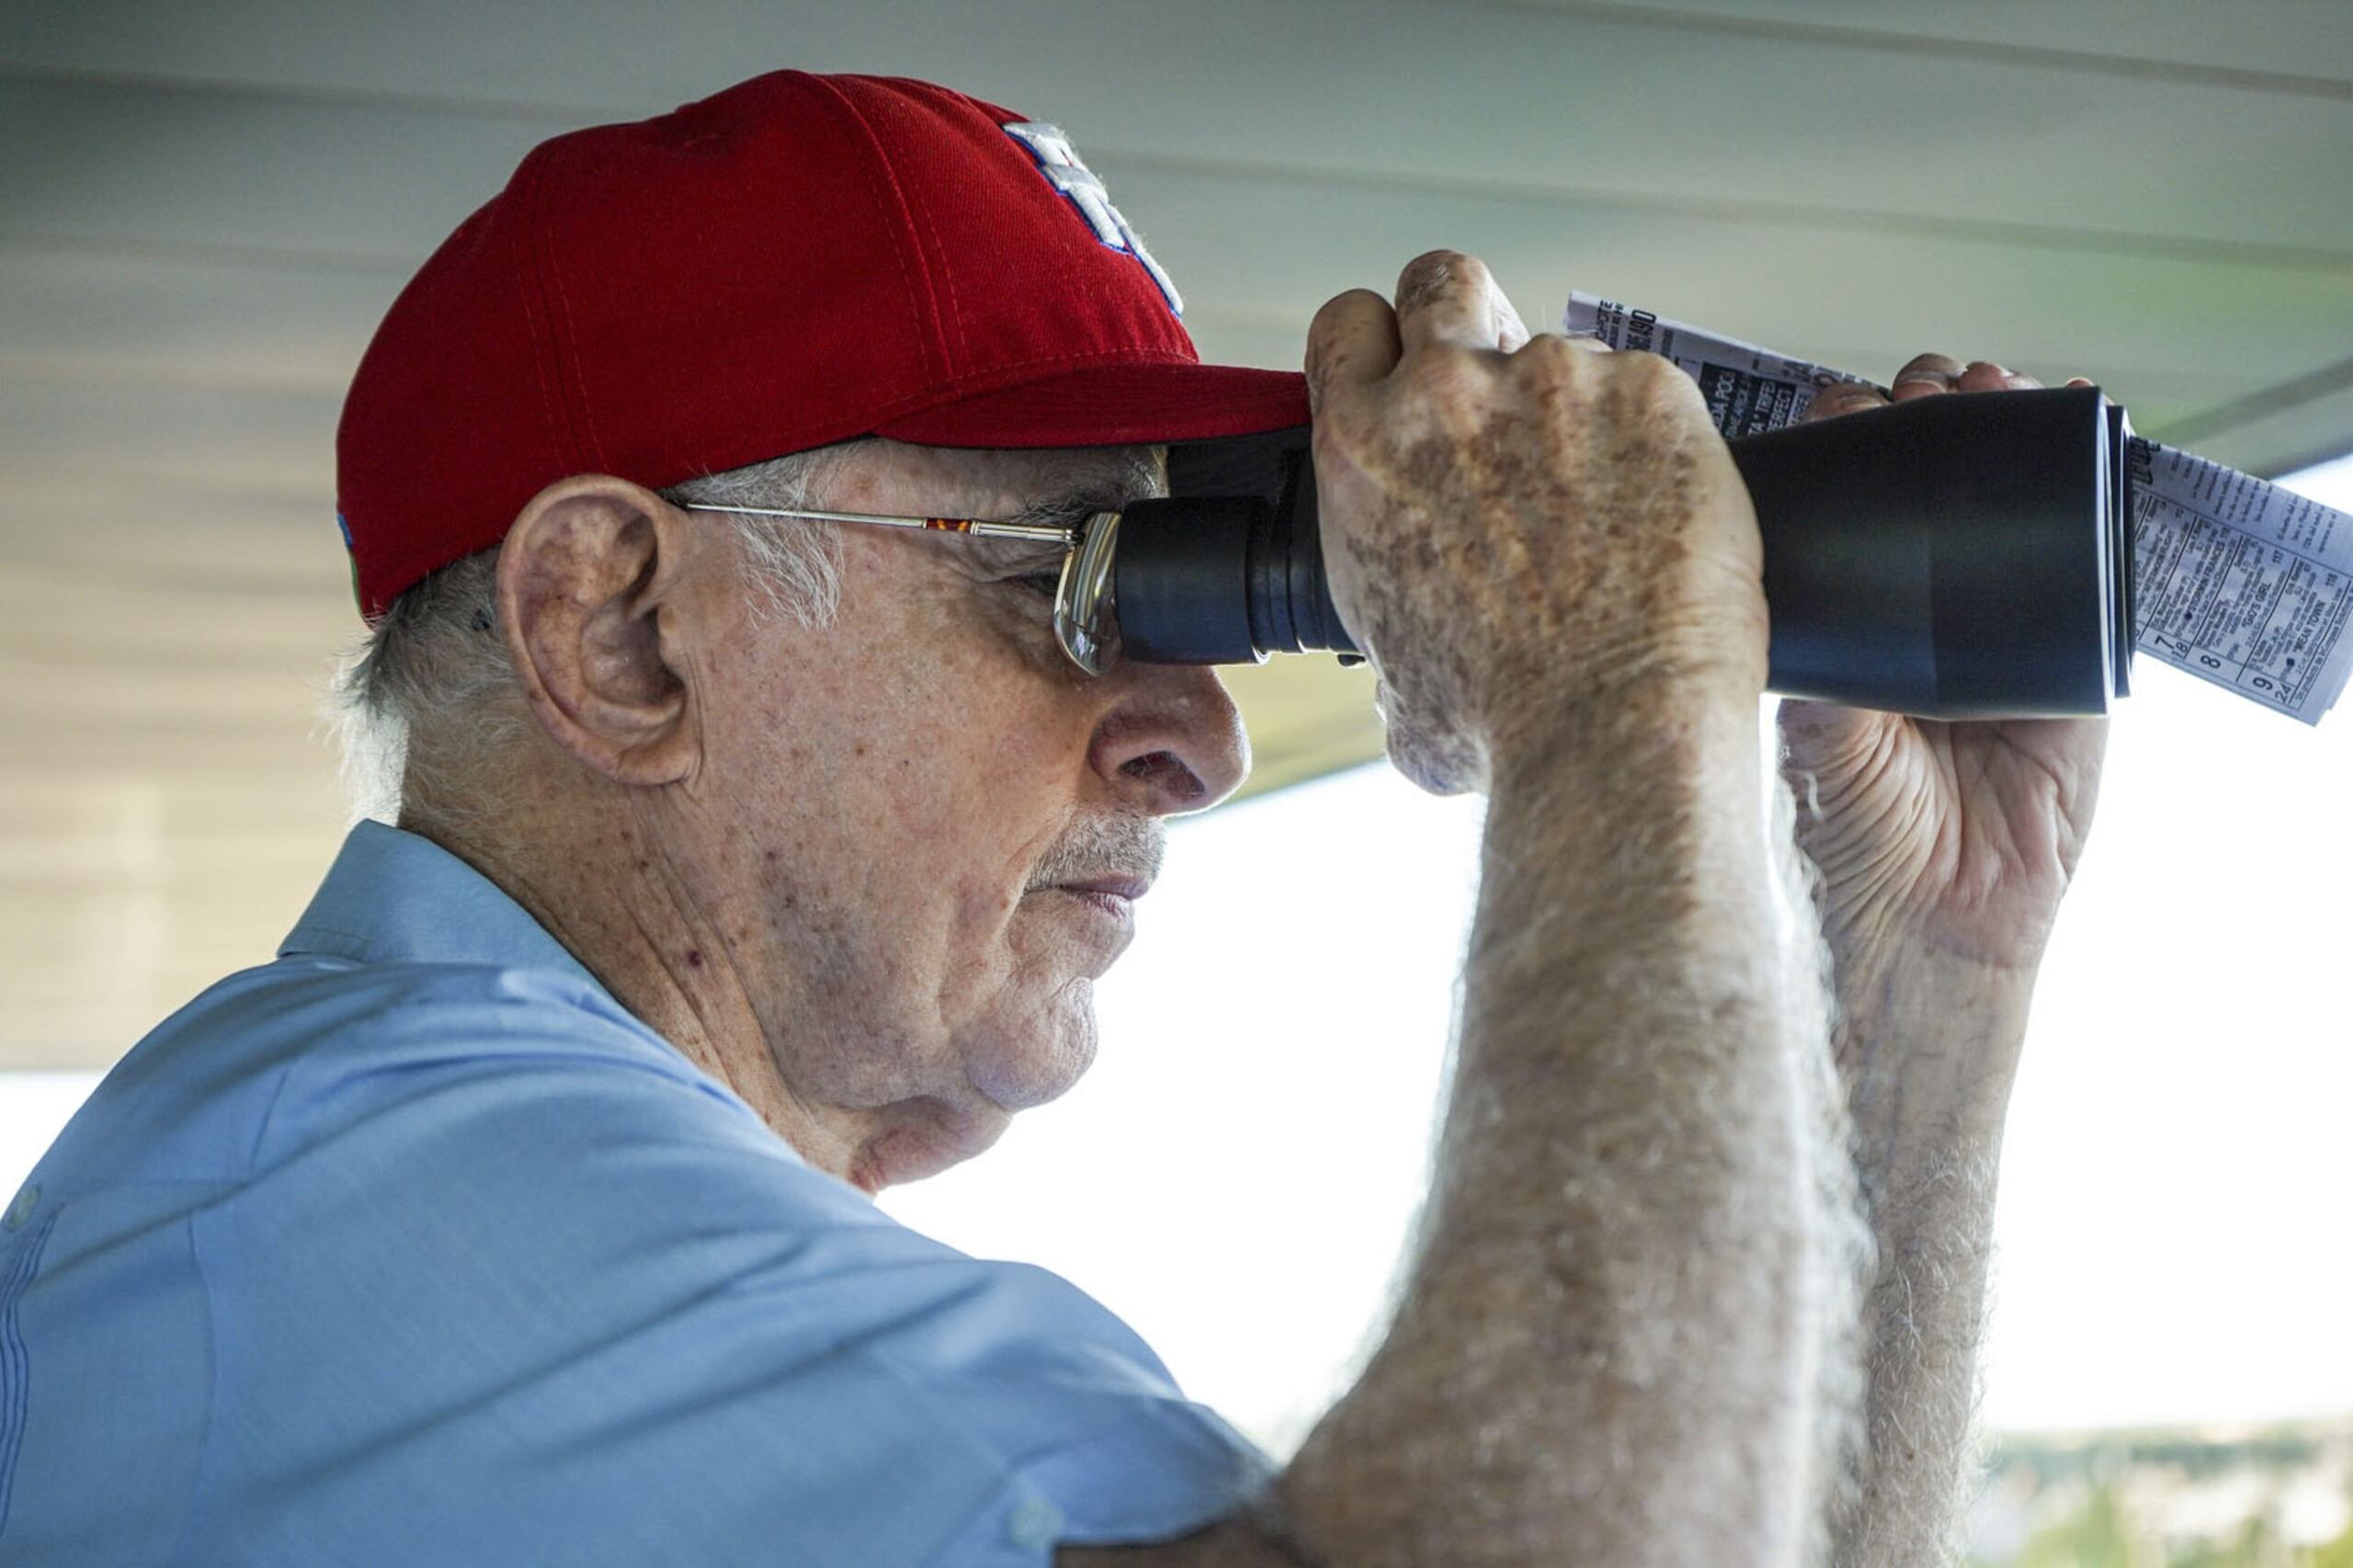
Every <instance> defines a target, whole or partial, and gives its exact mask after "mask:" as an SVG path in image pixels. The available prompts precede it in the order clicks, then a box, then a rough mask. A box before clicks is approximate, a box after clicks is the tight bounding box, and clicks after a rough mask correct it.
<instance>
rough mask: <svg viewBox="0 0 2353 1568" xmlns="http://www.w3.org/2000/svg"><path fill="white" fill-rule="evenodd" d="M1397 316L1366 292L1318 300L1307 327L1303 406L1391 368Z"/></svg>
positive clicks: (1317, 405)
mask: <svg viewBox="0 0 2353 1568" xmlns="http://www.w3.org/2000/svg"><path fill="white" fill-rule="evenodd" d="M1401 352H1402V350H1401V348H1400V347H1399V344H1398V340H1397V313H1396V312H1394V311H1392V310H1391V309H1390V308H1389V301H1386V300H1384V299H1382V298H1381V296H1380V295H1378V294H1376V293H1374V292H1373V291H1372V290H1370V289H1351V290H1348V291H1347V293H1345V294H1339V295H1336V296H1334V297H1333V298H1332V299H1330V300H1327V301H1324V308H1323V309H1322V310H1320V311H1318V312H1315V319H1314V320H1313V322H1311V323H1309V324H1308V328H1307V365H1306V369H1307V402H1308V407H1309V408H1310V409H1311V410H1312V411H1313V412H1315V413H1319V414H1320V413H1322V412H1323V410H1324V403H1326V402H1327V401H1330V400H1332V399H1334V398H1336V397H1345V396H1347V395H1348V394H1350V393H1352V392H1358V391H1361V390H1362V389H1363V388H1366V387H1369V386H1370V385H1371V384H1372V383H1373V382H1375V381H1380V380H1381V378H1382V377H1384V376H1386V375H1388V374H1389V372H1390V371H1391V370H1392V369H1396V366H1397V358H1398V356H1399V354H1400V353H1401Z"/></svg>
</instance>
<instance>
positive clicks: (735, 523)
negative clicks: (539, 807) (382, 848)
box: [329, 442, 857, 826]
mask: <svg viewBox="0 0 2353 1568" xmlns="http://www.w3.org/2000/svg"><path fill="white" fill-rule="evenodd" d="M855 445H857V443H855V442H845V443H842V444H841V445H839V446H832V447H821V448H819V449H816V450H815V451H809V452H795V453H793V454H791V455H790V456H789V457H781V458H775V459H771V460H768V461H767V462H761V463H754V464H752V465H751V466H750V467H747V468H738V469H731V470H729V471H727V472H724V473H714V474H708V475H705V476H703V477H701V478H699V479H690V480H688V481H686V482H685V483H680V484H674V485H672V486H670V487H669V488H668V489H666V490H664V491H663V492H661V494H662V497H663V499H665V500H666V501H669V502H671V503H673V504H674V505H676V504H683V503H686V502H690V501H697V502H710V503H717V504H720V505H723V506H768V507H774V508H777V509H779V510H782V511H790V510H794V509H796V508H800V507H805V506H809V505H810V504H811V496H812V494H813V492H814V491H815V489H816V488H817V485H818V483H819V482H820V481H821V480H822V479H823V478H824V474H825V472H826V471H827V470H829V469H830V468H832V467H833V466H834V464H835V462H836V461H838V460H839V459H840V457H841V455H842V453H843V452H844V450H845V449H847V448H848V447H851V446H855ZM710 521H711V522H712V523H713V524H714V526H718V527H723V528H728V530H729V531H730V532H731V533H732V534H733V537H734V539H735V541H736V544H737V546H738V547H739V549H740V550H741V551H742V552H743V559H744V563H745V567H746V568H747V570H748V572H749V574H750V576H751V579H752V581H753V583H754V584H755V585H756V587H757V589H758V591H759V594H760V596H761V599H762V601H763V602H762V604H761V605H760V606H759V610H760V613H762V614H763V615H766V616H768V617H771V618H773V619H777V620H789V621H793V622H797V623H799V624H800V625H802V626H812V627H819V626H824V625H828V624H830V623H831V621H832V620H833V618H834V614H835V609H836V608H838V606H839V603H840V597H841V541H840V538H839V535H838V534H837V533H836V532H835V530H834V529H832V528H826V527H825V526H824V525H823V524H818V523H809V522H802V521H799V520H796V519H793V518H790V517H742V516H734V515H719V514H711V515H710ZM329 715H330V718H331V720H332V722H333V723H334V725H335V730H336V732H337V733H338V735H339V737H340V739H341V741H342V743H343V777H344V785H345V789H346V791H347V795H348V797H349V799H350V803H351V810H352V816H353V818H354V820H357V819H358V818H361V817H374V818H376V819H378V820H379V821H382V822H401V821H404V820H405V821H408V822H410V823H412V824H414V823H415V822H417V821H418V820H419V819H421V818H429V819H431V820H433V821H436V822H438V823H441V824H445V825H449V826H458V825H461V823H460V819H472V818H473V817H474V816H475V814H476V813H475V812H472V811H470V810H469V809H467V808H466V807H465V806H463V805H462V804H460V802H462V801H467V800H469V799H473V800H479V799H481V798H482V786H483V785H484V784H486V783H494V782H495V780H494V778H487V777H485V774H486V773H488V772H491V771H494V770H496V769H497V768H498V767H499V766H500V763H501V761H502V759H504V758H506V757H507V756H509V755H510V754H511V744H512V743H513V741H514V740H515V739H516V737H517V735H518V734H519V733H521V731H522V728H523V726H524V725H525V724H526V723H528V722H529V718H528V714H527V712H526V710H525V707H524V703H523V699H522V691H521V688H520V687H518V686H517V683H516V680H515V672H514V670H513V668H512V667H511V666H510V665H508V664H507V659H506V643H505V642H503V641H502V640H501V639H500V637H499V634H498V551H497V550H496V549H491V550H485V551H478V552H477V553H475V554H472V555H469V556H465V557H463V558H461V559H460V560H457V561H454V562H450V563H449V565H447V566H444V567H442V568H441V569H440V570H439V571H438V572H435V573H433V574H430V575H429V576H426V577H425V578H424V579H423V580H421V581H419V582H418V583H417V584H415V585H414V586H412V587H410V588H409V589H407V590H406V591H405V592H404V593H402V594H401V596H400V597H398V598H395V599H394V600H393V601H392V606H391V608H389V609H388V610H386V611H385V614H384V617H383V619H381V620H379V621H378V622H377V623H376V624H375V625H374V626H373V627H372V628H370V629H369V632H368V635H367V636H366V637H365V638H364V639H362V640H361V641H360V642H358V644H357V645H355V646H354V647H353V648H351V649H350V650H349V652H347V653H346V654H345V655H344V657H343V660H342V664H341V666H340V668H339V669H338V670H337V671H336V674H335V686H334V688H333V691H332V693H331V695H330V698H329ZM463 825H479V824H474V823H472V822H471V821H468V822H465V823H464V824H463Z"/></svg>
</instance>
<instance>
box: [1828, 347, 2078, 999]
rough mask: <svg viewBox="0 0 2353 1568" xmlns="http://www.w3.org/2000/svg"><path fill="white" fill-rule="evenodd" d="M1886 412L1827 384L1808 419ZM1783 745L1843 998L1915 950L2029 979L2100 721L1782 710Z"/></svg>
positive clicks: (1963, 378)
mask: <svg viewBox="0 0 2353 1568" xmlns="http://www.w3.org/2000/svg"><path fill="white" fill-rule="evenodd" d="M2036 384H2037V383H2036V382H2034V381H2031V380H2029V379H2028V378H2026V377H2023V376H2016V375H2012V374H2010V373H2009V372H2007V371H2005V370H2004V369H2001V368H2000V367H1999V366H1995V365H1988V364H1971V365H1967V366H1963V365H1961V364H1960V363H1959V362H1958V361H1955V360H1952V359H1949V358H1945V357H1944V356H1943V355H1940V354H1924V355H1922V356H1920V357H1919V358H1916V359H1914V360H1913V361H1912V362H1911V363H1910V364H1908V365H1906V366H1904V369H1902V370H1901V371H1899V372H1898V373H1897V375H1896V378H1895V385H1894V388H1893V395H1894V399H1895V401H1897V402H1906V401H1909V400H1911V399H1914V398H1920V397H1932V396H1936V395H1938V394H1939V393H1942V392H1999V391H2008V390H2014V389H2018V388H2026V387H2032V386H2034V385H2036ZM2071 384H2075V383H2071ZM1886 401H1887V400H1886V399H1885V398H1884V397H1882V396H1881V394H1880V393H1879V392H1878V391H1877V390H1876V389H1874V388H1871V387H1870V386H1867V385H1860V384H1856V385H1848V386H1840V387H1834V388H1832V389H1831V390H1830V391H1829V392H1826V393H1824V396H1823V397H1822V398H1820V399H1818V400H1817V401H1816V402H1815V403H1814V404H1813V408H1812V409H1811V410H1809V411H1808V414H1807V417H1808V418H1810V419H1822V418H1835V417H1836V416H1837V415H1842V414H1851V413H1853V412H1855V411H1856V410H1858V409H1861V408H1868V407H1874V406H1878V405H1880V404H1881V403H1885V402H1886ZM1781 737H1782V742H1783V744H1784V748H1785V749H1784V755H1783V760H1782V771H1783V774H1784V776H1785V777H1786V778H1788V779H1789V781H1790V788H1791V789H1792V790H1794V791H1795V793H1796V796H1797V801H1798V808H1799V816H1798V841H1799V844H1800V846H1802V848H1803V849H1804V850H1805V852H1806V854H1807V855H1808V857H1810V858H1812V859H1813V863H1814V864H1815V866H1816V867H1818V868H1819V869H1820V870H1821V872H1822V878H1823V894H1824V907H1823V924H1824V936H1825V937H1827V938H1828V940H1829V942H1830V945H1831V950H1832V953H1833V955H1834V957H1835V958H1836V961H1837V963H1838V967H1839V969H1840V971H1841V981H1842V983H1841V985H1840V990H1841V992H1842V994H1844V993H1847V992H1848V991H1849V989H1850V987H1849V984H1848V983H1847V971H1853V973H1852V981H1853V986H1852V989H1853V991H1854V993H1855V999H1856V1000H1860V999H1861V997H1860V993H1861V991H1862V990H1863V989H1864V988H1866V987H1867V986H1876V985H1878V984H1880V983H1881V982H1882V981H1883V980H1884V978H1885V971H1886V969H1887V968H1888V967H1889V966H1890V965H1892V964H1896V963H1900V962H1901V961H1902V960H1903V958H1904V954H1905V953H1906V952H1907V950H1910V949H1928V950H1932V951H1936V952H1939V953H1944V954H1949V955H1951V956H1952V957H1954V958H1956V959H1960V960H1966V961H1968V962H1970V963H1972V964H1979V965H1984V966H1985V967H1986V968H1988V969H1989V970H1994V971H2007V972H2012V973H2018V974H2023V975H2028V976H2030V975H2031V974H2032V973H2033V971H2034V969H2035V966H2036V964H2037V963H2038V962H2039V961H2040V958H2041V954H2042V946H2043V942H2044V940H2045V939H2046V938H2047V937H2049V935H2050V930H2051V922H2052V916H2053V915H2055V914H2056V913H2057V911H2058V907H2059V898H2060V895H2061V894H2062V893H2063V892H2065V891H2066V889H2067V882H2068V880H2069V878H2071V877H2072V876H2073V875H2074V873H2075V860H2076V857H2077V856H2079V855H2080V854H2081V853H2082V851H2083V845H2084V837H2085V835H2086V834H2087V833H2089V832H2090V830H2091V820H2092V806H2093V802H2094V801H2095V800H2096V798H2097V794H2098V790H2099V768H2100V753H2101V751H2102V749H2103V748H2104V747H2105V746H2106V744H2107V740H2108V725H2107V722H2106V721H2105V720H2099V719H2059V720H2047V719H2029V720H2017V721H2012V722H1984V723H1944V722H1936V721H1932V720H1926V719H1908V718H1904V717H1902V716H1900V715H1897V714H1892V713H1872V712H1865V711H1862V710H1856V709H1847V708H1837V707H1833V706H1830V705H1828V704H1824V703H1817V702H1800V701H1795V700H1791V701H1787V702H1784V703H1783V704H1782V705H1781Z"/></svg>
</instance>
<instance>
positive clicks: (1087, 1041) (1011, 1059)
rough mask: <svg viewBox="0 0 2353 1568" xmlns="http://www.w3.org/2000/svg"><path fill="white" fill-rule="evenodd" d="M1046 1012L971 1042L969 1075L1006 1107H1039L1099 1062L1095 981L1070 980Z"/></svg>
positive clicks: (975, 1087)
mask: <svg viewBox="0 0 2353 1568" xmlns="http://www.w3.org/2000/svg"><path fill="white" fill-rule="evenodd" d="M1054 1003H1055V1005H1054V1006H1052V1007H1051V1008H1050V1009H1049V1010H1048V1012H1047V1014H1046V1016H1045V1017H1042V1018H1034V1019H1030V1020H1028V1023H1029V1027H1028V1028H1019V1027H1015V1028H1006V1029H1004V1030H1002V1031H991V1032H990V1033H989V1034H987V1035H985V1036H983V1037H982V1038H980V1039H978V1040H972V1041H970V1042H968V1043H967V1044H966V1045H965V1046H964V1048H963V1051H962V1052H961V1054H962V1057H963V1061H964V1081H965V1082H966V1083H968V1084H970V1085H972V1089H973V1091H974V1092H975V1093H977V1094H978V1095H979V1096H981V1097H982V1098H983V1099H984V1100H986V1101H987V1102H988V1103H989V1104H991V1105H993V1106H995V1107H996V1108H998V1109H999V1110H1002V1111H1004V1112H1006V1114H1007V1115H1008V1116H1009V1115H1011V1114H1012V1113H1013V1112H1015V1111H1022V1110H1034V1109H1036V1108H1038V1107H1040V1106H1041V1105H1045V1104H1047V1103H1049V1102H1051V1101H1053V1100H1058V1099H1060V1098H1062V1097H1063V1096H1064V1095H1066V1094H1068V1093H1070V1091H1071V1088H1072V1086H1073V1085H1075V1084H1076V1083H1077V1082H1078V1081H1079V1079H1081V1078H1083V1077H1085V1076H1086V1070H1087V1068H1089V1067H1091V1066H1093V1065H1094V1064H1095V986H1094V983H1093V982H1091V981H1087V980H1074V981H1071V982H1070V983H1068V984H1067V985H1066V986H1065V987H1064V988H1063V990H1062V991H1061V992H1059V993H1058V994H1056V996H1055V998H1054Z"/></svg>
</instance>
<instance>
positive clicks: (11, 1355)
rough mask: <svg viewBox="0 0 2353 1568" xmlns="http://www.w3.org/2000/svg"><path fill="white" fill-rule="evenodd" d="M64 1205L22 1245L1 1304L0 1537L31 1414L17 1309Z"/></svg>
mask: <svg viewBox="0 0 2353 1568" xmlns="http://www.w3.org/2000/svg"><path fill="white" fill-rule="evenodd" d="M61 1212H63V1205H61V1206H60V1207H59V1208H57V1209H52V1210H50V1214H49V1218H47V1219H46V1220H43V1221H41V1225H40V1230H38V1231H36V1232H35V1233H33V1235H32V1239H31V1240H30V1241H28V1243H27V1244H26V1245H25V1250H24V1254H23V1256H20V1257H19V1258H18V1259H17V1266H16V1267H14V1268H12V1269H10V1270H9V1271H8V1280H7V1285H6V1291H7V1301H6V1306H5V1307H0V1358H5V1363H6V1365H7V1366H8V1367H9V1368H10V1369H12V1371H13V1372H14V1374H15V1375H14V1376H12V1377H10V1378H9V1379H8V1387H7V1392H8V1400H7V1404H6V1408H0V1536H5V1535H6V1533H7V1530H8V1513H9V1504H10V1502H11V1501H12V1500H13V1499H14V1497H15V1494H16V1489H17V1455H18V1453H19V1452H20V1451H22V1449H23V1448H24V1442H25V1427H26V1426H27V1424H28V1420H29V1415H30V1406H29V1400H30V1391H31V1388H32V1381H33V1378H32V1358H31V1356H30V1355H29V1354H28V1352H27V1351H26V1349H25V1340H24V1335H23V1333H22V1331H21V1330H20V1329H19V1327H18V1319H17V1306H18V1304H19V1303H21V1302H22V1301H24V1299H25V1292H26V1291H27V1290H29V1289H31V1288H32V1282H33V1277H34V1276H35V1275H37V1274H39V1273H40V1258H41V1253H42V1251H43V1250H44V1249H46V1248H47V1247H48V1245H49V1233H50V1232H51V1231H52V1230H54V1229H56V1226H57V1216H58V1215H59V1214H60V1213H61Z"/></svg>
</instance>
